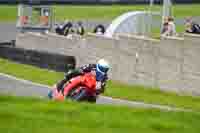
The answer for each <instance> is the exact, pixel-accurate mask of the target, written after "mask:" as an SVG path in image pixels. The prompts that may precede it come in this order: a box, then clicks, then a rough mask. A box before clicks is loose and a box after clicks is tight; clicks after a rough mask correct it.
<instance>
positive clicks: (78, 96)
mask: <svg viewBox="0 0 200 133" xmlns="http://www.w3.org/2000/svg"><path fill="white" fill-rule="evenodd" d="M76 91H77V90H76V88H75V89H72V90H71V91H70V92H69V94H68V95H67V98H70V99H72V100H74V101H84V100H86V99H87V92H86V90H85V89H84V88H81V89H80V90H79V91H78V92H76Z"/></svg>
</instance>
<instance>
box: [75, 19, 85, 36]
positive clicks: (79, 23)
mask: <svg viewBox="0 0 200 133" xmlns="http://www.w3.org/2000/svg"><path fill="white" fill-rule="evenodd" d="M84 33H85V30H84V27H83V24H82V22H81V21H79V22H78V27H77V34H78V35H81V36H83V35H84Z"/></svg>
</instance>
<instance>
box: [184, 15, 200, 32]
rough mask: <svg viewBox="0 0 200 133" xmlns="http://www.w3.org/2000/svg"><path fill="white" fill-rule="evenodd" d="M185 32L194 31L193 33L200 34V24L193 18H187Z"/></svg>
mask: <svg viewBox="0 0 200 133" xmlns="http://www.w3.org/2000/svg"><path fill="white" fill-rule="evenodd" d="M185 32H187V33H193V34H200V25H199V24H197V23H195V22H193V21H192V18H190V17H189V18H186V22H185Z"/></svg>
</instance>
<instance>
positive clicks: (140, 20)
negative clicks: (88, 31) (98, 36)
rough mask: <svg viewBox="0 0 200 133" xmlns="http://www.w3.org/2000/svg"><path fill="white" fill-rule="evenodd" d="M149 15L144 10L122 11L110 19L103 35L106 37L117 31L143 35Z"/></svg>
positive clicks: (148, 21)
mask: <svg viewBox="0 0 200 133" xmlns="http://www.w3.org/2000/svg"><path fill="white" fill-rule="evenodd" d="M150 17H151V16H150V15H149V13H148V12H144V11H132V12H127V13H124V14H122V15H121V16H119V17H117V18H116V19H115V20H113V21H112V23H111V24H110V25H109V26H108V28H107V29H106V32H105V34H104V35H105V36H106V37H113V35H115V34H117V33H127V34H142V35H144V33H145V32H146V31H147V29H149V28H148V26H149V25H148V23H150V20H151V19H150Z"/></svg>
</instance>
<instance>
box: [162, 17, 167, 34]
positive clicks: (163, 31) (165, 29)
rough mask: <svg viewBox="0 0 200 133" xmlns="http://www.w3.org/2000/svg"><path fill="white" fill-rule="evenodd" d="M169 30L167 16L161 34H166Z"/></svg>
mask: <svg viewBox="0 0 200 133" xmlns="http://www.w3.org/2000/svg"><path fill="white" fill-rule="evenodd" d="M167 30H168V17H165V18H164V23H163V27H162V30H161V34H164V33H165V32H166V31H167Z"/></svg>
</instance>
